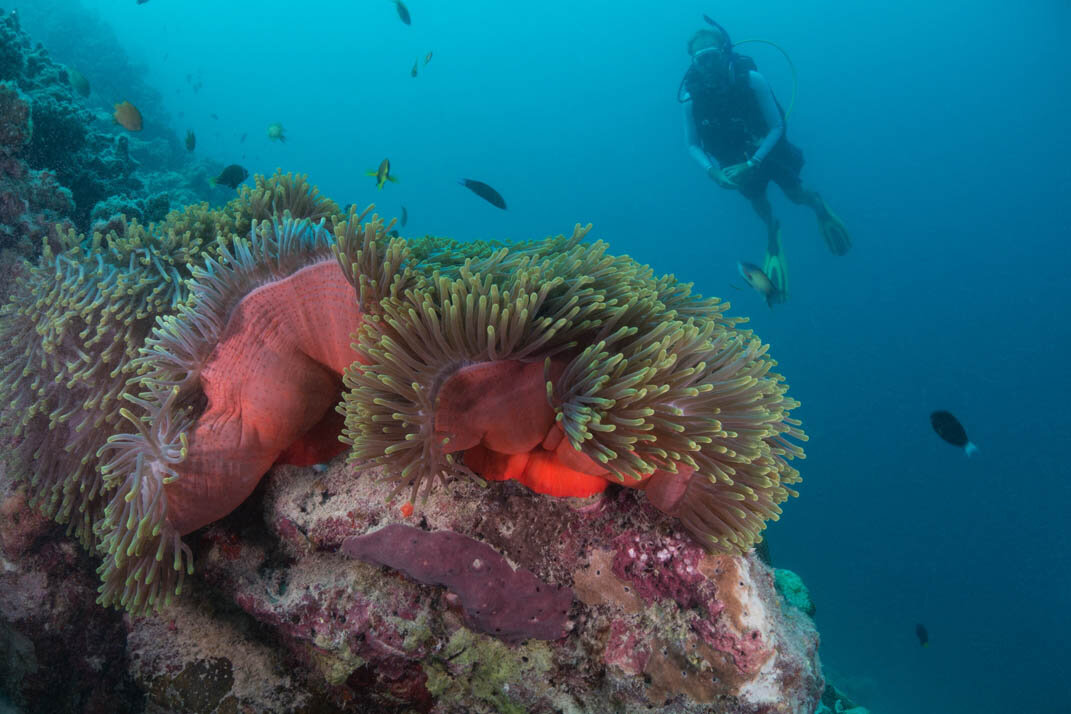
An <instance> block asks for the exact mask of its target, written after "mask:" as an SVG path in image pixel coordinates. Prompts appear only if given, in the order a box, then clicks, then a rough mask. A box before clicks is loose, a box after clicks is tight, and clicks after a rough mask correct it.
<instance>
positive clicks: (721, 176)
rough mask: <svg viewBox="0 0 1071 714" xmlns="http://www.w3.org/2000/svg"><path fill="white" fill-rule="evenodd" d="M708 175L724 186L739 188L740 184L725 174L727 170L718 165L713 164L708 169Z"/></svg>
mask: <svg viewBox="0 0 1071 714" xmlns="http://www.w3.org/2000/svg"><path fill="white" fill-rule="evenodd" d="M707 176H709V177H710V178H711V179H712V180H713V181H714V183H716V184H718V185H719V186H721V187H722V188H738V186H737V185H736V184H735V183H734V182H733V181H732V180H731V179H730V178H729V177H728V176H726V175H725V172H724V171H722V170H721V169H720V168H718V167H717V166H711V167H710V168H709V169H707Z"/></svg>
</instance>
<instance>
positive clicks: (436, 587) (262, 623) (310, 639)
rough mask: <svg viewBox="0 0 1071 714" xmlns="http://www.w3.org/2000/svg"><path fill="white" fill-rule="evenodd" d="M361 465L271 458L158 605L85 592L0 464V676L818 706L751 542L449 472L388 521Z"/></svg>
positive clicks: (66, 551) (87, 574)
mask: <svg viewBox="0 0 1071 714" xmlns="http://www.w3.org/2000/svg"><path fill="white" fill-rule="evenodd" d="M370 475H371V474H367V476H370ZM364 476H365V475H362V474H361V473H360V472H359V471H358V470H356V469H355V468H354V467H353V466H350V465H346V464H344V463H343V462H342V460H341V459H339V460H336V462H335V463H334V464H332V465H331V466H330V467H329V468H328V470H327V471H325V472H318V471H317V470H314V469H312V468H300V467H294V466H285V467H278V468H276V469H275V472H274V473H273V474H272V475H271V477H270V478H269V479H268V480H267V483H266V484H265V485H264V486H263V487H262V488H261V489H260V490H259V492H258V493H257V494H256V495H255V496H254V498H252V499H250V501H249V502H248V503H247V504H245V505H244V506H243V507H242V508H241V509H239V510H238V511H236V512H235V513H233V514H232V515H231V516H229V517H228V518H226V519H225V520H223V521H220V522H218V523H216V524H213V525H212V526H209V527H207V528H205V529H203V530H202V531H200V532H199V533H198V534H197V535H196V536H195V537H193V538H191V541H192V543H193V547H194V551H195V556H196V558H197V562H198V563H199V564H200V565H199V572H200V573H201V575H202V577H200V578H197V579H192V580H188V581H187V583H188V584H189V585H190V586H191V587H192V588H193V592H192V593H191V597H183V598H179V599H178V600H177V602H176V604H175V605H174V606H172V607H170V608H169V609H167V610H165V611H164V612H162V613H161V614H160V615H159V616H155V617H131V616H129V615H122V614H119V613H116V612H114V611H112V610H106V609H104V608H100V607H98V606H95V605H94V604H93V602H92V600H93V598H94V595H95V594H94V592H93V588H94V587H95V576H94V573H93V569H92V565H91V563H90V561H89V558H88V557H86V556H84V555H83V554H82V553H81V552H80V549H78V548H77V547H76V546H75V545H74V544H73V543H67V542H66V541H65V539H64V536H63V532H62V527H60V526H55V525H54V524H52V523H51V522H49V521H45V520H43V519H41V518H39V517H37V516H36V514H34V513H33V512H32V511H30V510H29V509H28V508H27V507H26V506H25V503H24V499H23V497H22V495H21V492H20V491H19V490H18V489H17V486H16V485H15V484H14V483H11V482H10V480H9V479H7V478H6V477H3V476H0V494H2V496H3V500H2V501H0V503H2V506H0V507H2V509H3V518H2V519H0V520H2V525H0V548H2V566H3V567H2V569H0V570H2V572H0V618H2V621H3V622H4V623H5V625H4V631H3V632H2V633H0V641H2V642H3V643H4V644H3V646H2V647H0V655H2V656H3V658H4V662H5V668H4V671H5V672H6V674H5V679H4V681H3V682H0V691H5V692H7V693H8V697H9V698H10V699H12V700H13V701H14V702H15V703H16V704H17V705H22V706H26V707H27V708H29V709H31V710H32V709H33V708H34V700H35V698H37V697H41V696H46V695H48V694H49V693H50V692H52V691H54V688H55V687H56V686H59V682H60V681H61V680H63V681H65V682H71V681H72V680H73V681H74V682H75V684H76V686H70V687H68V688H67V689H65V691H68V692H69V694H68V695H67V696H68V698H69V701H68V704H69V706H68V707H67V708H69V709H71V710H80V711H141V710H143V709H144V707H145V706H147V705H148V706H152V707H154V708H155V709H156V710H164V711H184V712H235V711H259V712H313V711H317V712H319V711H361V712H372V711H374V712H399V713H401V712H436V713H443V714H445V713H447V712H626V711H627V712H634V711H644V712H646V711H650V712H712V713H713V712H719V713H726V714H730V713H732V714H736V713H740V714H743V713H755V714H759V713H760V712H761V713H763V714H776V713H778V712H784V713H786V714H788V713H792V714H810V713H811V712H814V711H815V710H816V708H817V707H818V706H819V702H820V700H821V698H822V692H823V688H824V682H823V678H822V674H821V667H820V664H819V659H818V654H817V649H818V634H817V632H816V630H815V627H814V623H813V622H812V620H811V619H810V617H809V616H808V615H807V613H806V612H805V611H804V610H805V609H807V607H808V606H807V605H806V604H801V601H800V599H799V598H798V592H797V593H796V595H797V597H793V598H792V599H791V600H789V599H786V598H785V597H784V596H783V595H782V594H780V592H779V590H778V588H777V586H776V585H775V573H774V571H773V570H772V569H771V568H769V567H768V566H767V565H765V564H764V563H763V562H761V561H760V560H759V559H758V558H757V557H756V556H755V555H754V554H753V553H752V554H749V555H748V556H746V557H732V556H725V555H720V556H719V555H710V554H707V553H705V552H704V551H703V550H702V549H701V548H699V547H698V546H697V545H695V544H694V543H693V542H692V541H691V540H690V539H689V538H688V537H687V536H686V535H685V534H683V533H681V532H679V531H677V530H676V529H675V528H674V525H673V522H672V521H671V519H668V518H666V517H665V516H663V515H661V514H660V513H659V512H658V511H657V510H656V509H654V508H653V507H651V506H649V505H647V504H646V503H645V502H644V501H643V500H642V499H638V498H637V497H636V493H635V491H631V490H627V489H617V488H613V489H611V490H610V491H608V492H607V493H606V494H604V495H600V496H596V497H593V498H592V499H586V500H571V499H548V498H546V497H542V496H538V495H535V494H532V493H531V492H528V491H527V490H525V489H524V488H522V487H520V486H518V485H516V484H513V483H505V484H496V485H494V486H493V487H490V488H484V487H481V486H480V485H478V484H476V483H471V482H457V483H454V484H453V485H452V486H451V487H450V488H446V489H439V490H438V491H437V492H436V493H434V494H433V495H432V496H431V497H430V499H429V501H428V502H427V503H426V504H423V505H422V507H421V508H420V509H419V516H409V517H408V518H407V517H406V516H405V515H404V514H405V513H407V512H410V509H407V508H404V505H405V504H399V503H398V502H397V501H395V502H394V503H392V504H388V503H387V497H388V495H389V493H388V490H387V489H388V486H386V485H385V484H384V483H383V482H382V481H381V480H380V479H376V478H369V477H364ZM780 579H783V578H780ZM57 678H58V679H57Z"/></svg>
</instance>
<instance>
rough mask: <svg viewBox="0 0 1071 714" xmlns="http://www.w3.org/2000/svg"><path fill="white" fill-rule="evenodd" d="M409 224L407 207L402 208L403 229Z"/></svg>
mask: <svg viewBox="0 0 1071 714" xmlns="http://www.w3.org/2000/svg"><path fill="white" fill-rule="evenodd" d="M408 222H409V211H407V210H405V206H402V220H401V221H400V223H401V224H402V228H405V224H406V223H408Z"/></svg>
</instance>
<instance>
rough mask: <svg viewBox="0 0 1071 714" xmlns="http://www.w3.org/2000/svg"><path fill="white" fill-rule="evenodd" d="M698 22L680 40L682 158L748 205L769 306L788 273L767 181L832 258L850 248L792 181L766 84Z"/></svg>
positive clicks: (789, 155)
mask: <svg viewBox="0 0 1071 714" xmlns="http://www.w3.org/2000/svg"><path fill="white" fill-rule="evenodd" d="M703 18H704V19H705V20H706V21H707V23H708V24H709V25H711V29H706V28H704V29H701V30H699V31H698V32H696V33H695V34H694V35H692V38H691V39H690V40H689V41H688V54H689V55H691V58H692V64H691V66H690V67H689V68H688V71H687V72H686V73H685V75H684V78H683V79H682V80H681V84H680V87H679V88H678V89H677V100H678V101H679V102H681V103H682V104H684V126H685V136H686V138H687V141H688V152H689V153H690V154H691V155H692V156H693V157H694V158H695V160H696V161H697V162H698V163H699V165H700V166H701V167H703V170H704V171H706V172H707V175H708V176H710V178H711V179H712V180H713V181H714V182H715V183H717V184H718V185H719V186H721V187H722V188H726V189H735V190H738V191H739V192H740V193H741V194H742V195H743V196H744V197H745V198H747V199H748V200H749V201H751V206H752V207H753V208H754V209H755V213H757V214H758V216H759V218H761V219H762V222H763V223H764V224H765V225H766V232H767V246H766V260H765V262H764V263H763V267H762V272H763V273H764V274H765V277H767V278H769V280H768V281H761V284H762V285H763V286H764V287H765V292H764V293H763V294H764V295H765V297H766V299H767V302H768V303H769V304H771V305H773V304H774V303H783V302H785V300H787V299H788V269H787V266H786V263H785V257H784V253H783V252H782V248H781V223H780V221H778V220H777V218H775V217H774V215H773V208H772V207H771V206H770V200H769V199H768V198H767V197H766V186H767V184H769V182H770V181H773V182H774V183H776V184H777V185H778V186H780V187H781V190H782V191H784V193H785V196H787V197H788V199H789V200H790V201H792V202H793V203H797V204H804V205H807V206H810V207H811V209H812V210H813V211H814V213H815V216H816V217H817V218H818V230H819V231H820V232H821V234H822V238H824V239H825V242H826V245H827V246H829V250H830V252H832V253H833V255H844V254H846V253H847V252H848V250H849V249H850V248H851V247H852V241H851V238H850V237H849V235H848V231H847V230H846V229H845V227H844V223H843V221H841V220H840V218H838V217H837V215H836V214H835V213H833V211H831V210H830V208H829V206H828V205H827V204H826V202H825V201H824V200H822V197H821V196H819V195H818V193H817V192H815V191H812V190H810V189H808V188H807V187H805V186H804V185H803V184H802V183H801V182H800V175H799V174H800V169H801V168H802V167H803V152H801V151H800V150H799V149H798V148H797V147H795V146H793V145H792V144H791V143H789V141H788V139H787V138H786V136H785V120H786V114H785V112H784V110H783V109H782V108H781V105H780V103H778V101H777V99H776V98H775V97H774V94H773V90H771V89H770V85H769V84H768V83H767V81H766V78H765V77H763V76H762V75H761V74H759V72H758V71H757V70H756V66H755V63H754V61H753V60H752V59H751V58H750V57H745V56H743V55H740V54H737V53H736V52H734V51H733V47H734V45H733V42H732V40H731V39H730V38H729V33H728V32H726V30H725V28H723V27H722V26H721V25H719V24H718V23H717V22H715V21H714V20H712V19H710V18H709V17H707V16H705V15H704V16H703ZM753 41H754V40H753ZM771 44H772V43H771ZM778 49H780V48H778ZM782 51H783V50H782ZM790 62H791V60H790ZM789 111H790V112H791V107H790V108H789ZM715 162H716V163H715ZM752 267H755V266H752ZM747 277H748V276H747V275H745V278H747ZM748 282H749V283H751V284H752V286H753V287H757V286H756V284H755V283H753V282H752V281H751V280H749V281H748ZM761 291H762V290H760V292H761Z"/></svg>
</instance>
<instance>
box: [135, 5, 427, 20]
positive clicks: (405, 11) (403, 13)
mask: <svg viewBox="0 0 1071 714" xmlns="http://www.w3.org/2000/svg"><path fill="white" fill-rule="evenodd" d="M145 1H146V2H148V0H145ZM394 7H395V9H397V10H398V17H399V18H400V19H401V21H402V22H404V23H405V24H406V25H409V24H411V18H410V17H409V8H407V7H406V6H405V3H403V2H402V0H394Z"/></svg>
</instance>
